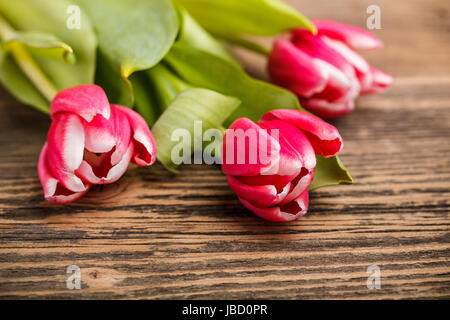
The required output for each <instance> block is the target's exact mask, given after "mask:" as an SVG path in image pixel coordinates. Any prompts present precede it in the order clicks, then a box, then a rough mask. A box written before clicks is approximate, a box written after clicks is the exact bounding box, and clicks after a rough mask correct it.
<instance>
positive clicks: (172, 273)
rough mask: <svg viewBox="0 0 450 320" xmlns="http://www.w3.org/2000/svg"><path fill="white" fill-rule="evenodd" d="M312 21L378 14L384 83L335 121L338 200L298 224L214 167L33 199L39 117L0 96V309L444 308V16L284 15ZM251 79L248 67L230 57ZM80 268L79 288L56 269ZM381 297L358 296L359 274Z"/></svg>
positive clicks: (314, 0) (156, 170)
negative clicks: (283, 220) (56, 201)
mask: <svg viewBox="0 0 450 320" xmlns="http://www.w3.org/2000/svg"><path fill="white" fill-rule="evenodd" d="M290 2H291V3H293V4H294V5H295V6H296V7H298V8H299V9H301V10H302V11H303V12H304V13H305V14H306V15H307V16H309V17H311V18H326V19H334V20H338V21H342V22H346V23H351V24H354V25H358V26H360V27H364V26H365V21H366V18H367V15H366V8H367V7H368V6H369V5H371V4H378V5H379V6H380V7H381V10H382V30H378V31H376V32H375V33H376V34H377V35H378V36H379V37H380V38H381V39H382V40H383V41H384V42H385V48H384V49H382V50H379V51H375V52H369V53H367V54H366V57H367V58H368V59H369V60H370V62H372V63H373V64H374V65H375V66H377V67H379V68H381V69H383V70H385V71H387V72H389V73H391V74H393V75H394V76H395V78H396V82H395V85H394V86H393V87H392V88H391V89H390V90H389V91H388V92H387V93H385V94H383V95H378V96H369V97H363V98H361V99H360V100H359V101H358V108H357V110H356V112H354V113H353V114H352V115H350V116H348V117H346V118H345V119H341V120H339V121H336V122H335V125H336V126H338V128H339V129H340V131H341V133H342V135H343V137H344V140H345V142H346V146H345V149H344V151H343V153H342V159H343V161H344V162H345V164H346V165H347V166H348V168H349V169H350V170H351V172H352V173H353V175H354V178H355V180H356V183H355V185H353V186H339V187H332V188H326V189H321V190H319V191H315V192H313V193H312V194H311V203H310V211H309V213H308V215H307V216H305V217H303V218H301V219H300V220H298V221H296V222H294V223H289V224H272V223H267V222H264V221H262V220H260V219H258V218H257V217H255V216H253V215H252V214H251V213H250V212H248V211H247V210H245V209H244V208H243V207H242V206H241V205H240V203H239V202H238V201H237V199H236V197H235V196H234V195H233V193H232V192H231V191H230V190H229V189H228V187H227V184H226V180H225V178H224V176H222V174H221V172H220V169H219V168H218V167H206V166H195V167H194V166H193V167H185V168H183V170H182V173H181V174H180V175H179V176H171V175H170V174H169V173H167V172H166V171H164V169H163V168H162V167H161V166H160V165H155V166H154V167H153V168H151V169H142V168H139V169H138V168H131V169H130V170H129V171H128V173H127V174H126V176H125V177H124V178H123V179H122V180H121V181H120V182H119V183H117V184H114V185H111V186H108V187H105V188H103V189H101V188H95V189H94V190H93V191H92V192H91V193H90V194H89V195H88V196H87V197H85V198H84V199H83V200H81V201H79V202H77V203H75V204H72V205H69V206H56V205H51V204H49V203H46V202H44V201H43V198H42V191H41V187H40V185H39V182H38V179H37V174H36V162H37V158H38V153H39V150H40V148H41V146H42V144H43V142H44V140H45V137H46V131H47V129H48V126H49V121H48V119H47V118H46V116H44V115H41V114H39V113H38V112H35V111H33V110H32V109H30V108H28V107H25V106H23V105H21V104H20V103H18V102H17V101H15V100H14V99H13V98H12V97H11V96H10V95H9V94H8V93H6V92H5V91H4V90H3V89H2V90H1V91H0V132H1V134H0V146H1V148H0V149H1V154H0V168H1V169H0V297H1V298H64V299H66V298H67V299H72V298H150V299H179V298H188V299H191V298H192V299H200V298H201V299H222V298H230V299H235V298H236V299H250V298H270V299H302V298H332V299H333V298H357V299H360V298H363V299H365V298H376V299H379V298H389V299H391V298H393V299H399V298H450V228H449V219H448V213H449V198H450V182H449V180H450V143H449V141H450V140H449V138H450V108H449V107H450V90H449V87H450V60H449V52H450V41H449V40H450V19H449V17H450V5H449V4H450V2H448V1H446V0H442V1H437V0H432V1H423V0H408V1H406V0H405V1H387V0H377V1H373V0H370V1H357V0H351V1H350V0H346V1H334V0H298V1H290ZM240 55H241V56H243V58H244V60H245V61H246V66H247V68H248V70H249V72H250V73H253V74H256V75H259V76H263V65H262V61H261V59H258V58H257V57H254V56H253V55H242V53H241V54H240ZM72 264H75V265H78V266H79V267H80V268H81V277H82V288H81V290H68V289H67V288H66V282H65V281H66V279H67V277H68V276H69V275H68V274H66V268H67V267H68V266H69V265H72ZM372 264H376V265H378V266H379V267H380V268H381V276H382V280H381V281H382V282H381V285H382V287H381V289H380V290H368V289H367V286H366V281H367V277H368V276H369V274H367V273H366V270H367V267H368V266H369V265H372Z"/></svg>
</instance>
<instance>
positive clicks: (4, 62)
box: [0, 48, 50, 113]
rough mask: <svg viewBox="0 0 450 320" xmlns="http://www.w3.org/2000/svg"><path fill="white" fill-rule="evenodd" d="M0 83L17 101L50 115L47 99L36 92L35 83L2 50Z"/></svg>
mask: <svg viewBox="0 0 450 320" xmlns="http://www.w3.org/2000/svg"><path fill="white" fill-rule="evenodd" d="M0 49H1V48H0ZM0 82H1V83H2V84H3V85H4V86H5V88H6V89H8V91H9V92H11V94H12V95H14V96H15V97H16V98H17V100H19V101H21V102H22V103H24V104H27V105H30V106H33V107H35V108H36V109H37V110H39V111H41V112H44V113H50V106H49V102H48V101H47V99H45V97H44V96H43V95H42V94H40V93H39V91H38V90H36V88H35V87H34V85H33V83H31V81H30V80H29V79H28V78H27V77H26V76H25V75H24V74H23V72H22V70H20V68H19V67H18V66H17V64H16V63H15V62H14V61H13V59H12V57H11V56H9V55H7V54H6V52H5V50H0Z"/></svg>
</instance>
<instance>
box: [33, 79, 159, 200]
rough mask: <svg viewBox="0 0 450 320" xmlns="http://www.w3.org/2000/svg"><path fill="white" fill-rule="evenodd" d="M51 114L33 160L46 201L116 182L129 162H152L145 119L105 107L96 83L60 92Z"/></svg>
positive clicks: (125, 110) (150, 138) (152, 148)
mask: <svg viewBox="0 0 450 320" xmlns="http://www.w3.org/2000/svg"><path fill="white" fill-rule="evenodd" d="M50 115H51V118H52V120H53V122H52V124H51V126H50V130H49V132H48V137H47V142H46V143H45V145H44V147H43V148H42V151H41V154H40V157H39V163H38V173H39V179H40V181H41V184H42V187H43V189H44V195H45V199H47V200H48V201H51V202H56V203H68V202H71V201H74V200H77V199H78V198H80V197H81V196H83V195H84V194H85V193H86V192H87V191H88V190H89V188H90V187H91V186H92V185H95V184H107V183H113V182H115V181H117V180H118V179H119V178H120V177H121V176H122V175H123V174H124V173H125V171H126V170H127V168H128V165H129V163H130V161H131V162H133V163H135V164H137V165H139V166H149V165H152V164H153V163H154V162H155V160H156V145H155V141H154V139H153V136H152V134H151V132H150V129H149V128H148V126H147V123H146V122H145V120H144V119H143V118H142V117H141V116H140V115H139V114H137V113H136V112H134V111H133V110H131V109H128V108H126V107H122V106H118V105H110V104H109V102H108V99H107V97H106V95H105V93H104V91H103V89H102V88H100V87H99V86H96V85H84V86H77V87H73V88H69V89H65V90H62V91H60V92H59V93H58V94H57V95H56V97H55V99H54V100H53V101H52V103H51V106H50Z"/></svg>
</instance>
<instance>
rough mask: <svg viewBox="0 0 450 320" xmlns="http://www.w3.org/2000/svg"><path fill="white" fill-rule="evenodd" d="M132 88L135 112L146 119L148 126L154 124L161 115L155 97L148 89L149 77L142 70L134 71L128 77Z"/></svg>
mask: <svg viewBox="0 0 450 320" xmlns="http://www.w3.org/2000/svg"><path fill="white" fill-rule="evenodd" d="M130 81H131V84H132V85H133V89H134V97H135V100H134V101H135V104H134V107H135V109H136V111H137V112H139V113H140V114H141V116H142V117H143V118H144V119H145V121H147V123H148V124H149V126H152V125H154V124H155V122H156V120H157V119H158V118H159V116H160V115H161V113H162V112H161V110H160V109H159V108H158V105H157V99H156V96H155V95H154V93H153V92H152V90H150V89H149V82H150V81H149V79H148V77H147V75H146V74H145V73H144V72H136V73H134V74H133V75H132V76H131V77H130Z"/></svg>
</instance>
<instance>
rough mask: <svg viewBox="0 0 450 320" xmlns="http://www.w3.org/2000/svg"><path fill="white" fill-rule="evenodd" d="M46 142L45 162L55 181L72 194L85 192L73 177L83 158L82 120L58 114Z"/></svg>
mask: <svg viewBox="0 0 450 320" xmlns="http://www.w3.org/2000/svg"><path fill="white" fill-rule="evenodd" d="M47 141H48V152H47V160H48V164H49V167H50V169H51V171H52V172H53V174H54V175H55V177H56V179H57V180H58V181H60V182H61V184H62V185H63V186H64V187H66V188H67V189H69V190H71V191H73V192H83V191H86V186H85V185H84V184H83V182H82V181H81V180H80V178H78V177H77V176H76V175H75V170H77V169H78V168H79V166H80V165H81V162H82V161H83V156H84V131H83V123H82V120H81V119H80V118H79V117H78V116H77V115H75V114H71V113H60V114H59V115H57V117H56V118H55V119H54V120H53V122H52V124H51V126H50V130H49V132H48V138H47Z"/></svg>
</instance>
